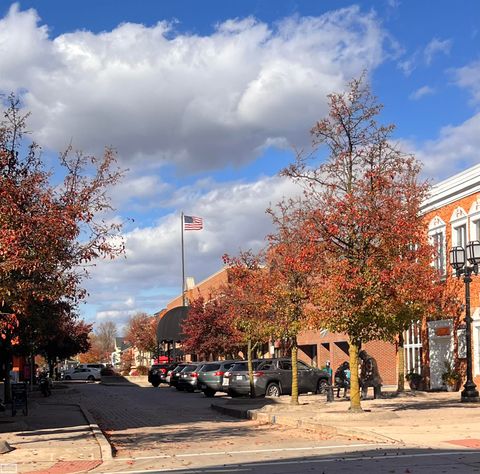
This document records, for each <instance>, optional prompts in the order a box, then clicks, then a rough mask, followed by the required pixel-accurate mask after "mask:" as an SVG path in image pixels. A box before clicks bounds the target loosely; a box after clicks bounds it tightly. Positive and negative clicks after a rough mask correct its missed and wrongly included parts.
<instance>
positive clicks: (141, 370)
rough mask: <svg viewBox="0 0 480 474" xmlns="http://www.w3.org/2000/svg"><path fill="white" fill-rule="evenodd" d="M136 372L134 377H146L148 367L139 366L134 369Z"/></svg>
mask: <svg viewBox="0 0 480 474" xmlns="http://www.w3.org/2000/svg"><path fill="white" fill-rule="evenodd" d="M136 372H137V374H136V375H147V374H148V367H146V366H144V365H139V366H137V368H136Z"/></svg>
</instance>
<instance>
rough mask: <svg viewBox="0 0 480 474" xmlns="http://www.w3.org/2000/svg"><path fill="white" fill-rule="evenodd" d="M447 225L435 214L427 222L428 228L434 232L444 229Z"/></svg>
mask: <svg viewBox="0 0 480 474" xmlns="http://www.w3.org/2000/svg"><path fill="white" fill-rule="evenodd" d="M446 227H447V224H446V223H445V221H444V220H443V219H442V218H441V217H440V216H435V217H434V218H433V219H432V220H431V221H430V222H429V223H428V230H429V231H434V232H433V233H436V231H437V230H439V229H442V228H443V229H444V228H446Z"/></svg>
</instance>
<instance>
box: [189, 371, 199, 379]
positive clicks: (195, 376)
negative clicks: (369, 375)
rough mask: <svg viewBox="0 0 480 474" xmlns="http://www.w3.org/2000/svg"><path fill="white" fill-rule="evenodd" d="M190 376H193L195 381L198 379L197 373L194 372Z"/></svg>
mask: <svg viewBox="0 0 480 474" xmlns="http://www.w3.org/2000/svg"><path fill="white" fill-rule="evenodd" d="M190 375H191V376H192V377H193V378H194V379H195V378H197V377H198V374H197V372H192V373H191V374H190Z"/></svg>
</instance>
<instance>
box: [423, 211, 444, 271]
mask: <svg viewBox="0 0 480 474" xmlns="http://www.w3.org/2000/svg"><path fill="white" fill-rule="evenodd" d="M446 230H447V225H446V224H445V222H444V221H443V220H442V219H441V218H440V217H439V216H435V217H434V218H433V219H432V220H431V221H430V223H429V225H428V237H429V238H430V242H431V244H432V245H433V247H434V248H435V255H434V259H433V263H432V264H433V266H434V267H435V268H436V269H437V270H438V272H439V273H440V275H445V273H446V266H447V258H446V254H447V246H446Z"/></svg>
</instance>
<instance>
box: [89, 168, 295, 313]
mask: <svg viewBox="0 0 480 474" xmlns="http://www.w3.org/2000/svg"><path fill="white" fill-rule="evenodd" d="M209 184H210V190H209V191H208V192H205V193H199V192H198V188H200V189H203V188H205V186H206V183H205V182H201V183H198V184H196V185H194V186H192V188H191V189H186V188H185V189H180V190H178V191H177V194H176V195H174V196H172V200H174V201H176V200H177V199H180V200H181V201H182V200H183V206H184V207H183V208H184V209H185V211H186V212H189V213H192V214H193V215H197V216H200V217H202V218H203V219H204V230H202V231H190V232H185V235H184V238H185V264H186V274H187V275H188V276H193V277H194V278H195V281H196V282H199V281H201V280H202V279H204V278H206V277H207V276H209V275H211V274H212V273H214V272H216V271H218V270H219V269H220V268H221V267H222V264H223V263H222V255H223V254H225V253H231V254H237V253H238V252H239V250H240V249H250V248H252V249H254V250H258V249H260V248H261V247H262V246H263V245H264V244H265V240H264V238H265V236H266V235H267V234H268V233H269V232H270V231H271V230H272V224H271V218H270V217H269V216H268V215H266V213H265V210H266V208H267V207H269V206H275V205H276V204H277V203H278V202H279V201H281V200H282V199H283V198H284V197H289V196H293V195H294V194H296V193H299V188H298V187H297V186H296V185H294V184H293V183H292V182H291V181H288V180H286V179H282V178H278V177H273V178H263V179H260V180H259V181H257V182H253V183H241V182H231V183H222V184H218V183H214V182H210V183H209ZM192 196H196V197H195V199H192V198H191V197H192ZM179 206H180V205H179ZM125 244H126V258H125V259H123V258H119V259H117V260H114V261H101V262H99V263H98V265H97V267H95V268H93V269H92V272H91V273H92V279H91V280H89V281H87V286H88V288H89V289H91V291H90V293H91V297H90V298H89V304H91V305H95V306H96V307H97V308H98V312H97V314H98V317H100V318H103V319H105V318H107V317H115V318H120V319H122V318H123V319H125V318H126V316H128V315H131V314H132V311H134V308H138V307H139V306H142V307H143V310H146V311H149V312H152V313H153V312H154V311H157V310H159V309H161V308H162V307H163V306H165V304H166V303H167V302H168V301H169V300H170V299H172V297H174V296H177V295H178V294H179V292H180V288H181V239H180V215H179V214H170V215H168V216H165V217H164V218H162V219H161V220H160V221H159V222H158V224H157V225H154V226H150V227H144V228H136V229H133V230H131V231H130V232H128V233H126V234H125ZM132 295H136V296H135V297H133V296H132ZM111 311H116V312H114V313H112V312H111Z"/></svg>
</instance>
